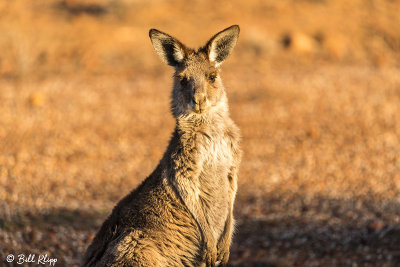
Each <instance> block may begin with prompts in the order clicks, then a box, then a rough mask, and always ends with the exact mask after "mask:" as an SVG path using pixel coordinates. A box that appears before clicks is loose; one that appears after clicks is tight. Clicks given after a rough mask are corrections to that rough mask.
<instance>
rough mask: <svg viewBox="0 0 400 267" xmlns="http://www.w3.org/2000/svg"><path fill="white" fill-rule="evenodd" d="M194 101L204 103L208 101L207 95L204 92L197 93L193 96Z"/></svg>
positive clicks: (197, 103)
mask: <svg viewBox="0 0 400 267" xmlns="http://www.w3.org/2000/svg"><path fill="white" fill-rule="evenodd" d="M192 101H193V103H194V104H196V105H202V104H203V103H204V102H206V96H205V95H204V94H196V95H194V96H193V98H192Z"/></svg>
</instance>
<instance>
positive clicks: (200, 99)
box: [192, 92, 207, 113]
mask: <svg viewBox="0 0 400 267" xmlns="http://www.w3.org/2000/svg"><path fill="white" fill-rule="evenodd" d="M192 105H193V109H194V110H195V111H196V112H198V113H201V112H202V111H204V110H205V109H206V107H207V97H206V95H205V93H197V92H196V93H195V94H194V95H193V97H192Z"/></svg>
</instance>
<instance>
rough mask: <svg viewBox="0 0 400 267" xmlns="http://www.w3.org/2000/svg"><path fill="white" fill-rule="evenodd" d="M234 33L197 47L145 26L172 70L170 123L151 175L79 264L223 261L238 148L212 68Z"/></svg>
mask: <svg viewBox="0 0 400 267" xmlns="http://www.w3.org/2000/svg"><path fill="white" fill-rule="evenodd" d="M238 34H239V28H238V26H232V27H230V28H227V29H226V30H224V31H222V32H220V33H218V34H217V35H215V36H213V37H212V38H211V40H210V41H209V42H208V43H207V45H206V46H205V47H203V48H201V49H199V50H197V51H195V50H192V49H188V48H186V47H185V46H184V45H183V44H182V43H180V42H179V41H178V40H176V39H175V38H173V37H171V36H169V35H167V34H165V33H162V32H160V31H157V30H151V31H150V38H151V40H152V43H153V46H154V48H155V50H156V52H157V54H158V55H159V56H160V57H161V59H162V61H164V62H166V63H167V64H169V65H171V66H173V67H174V68H175V74H174V87H173V91H172V101H171V108H172V113H173V115H174V117H175V118H176V127H175V130H174V132H173V134H172V138H171V140H170V142H169V145H168V148H167V150H166V152H165V153H164V156H163V158H162V159H161V161H160V163H159V164H158V166H157V167H156V169H155V170H154V172H153V173H152V174H151V175H150V176H149V177H148V178H147V179H146V180H145V181H144V182H143V183H142V184H141V185H140V186H139V187H138V188H136V189H135V190H134V191H132V192H131V193H130V194H129V195H127V196H126V197H125V198H123V199H122V200H121V201H120V202H119V203H118V204H117V205H116V207H115V208H114V209H113V211H112V214H111V215H110V216H109V217H108V218H107V220H106V221H105V222H104V223H103V225H102V227H101V229H100V230H99V232H98V233H97V235H96V237H95V239H94V240H93V243H92V244H91V245H90V246H89V248H88V250H87V252H86V254H85V257H84V259H83V263H82V265H83V266H225V265H226V264H227V262H228V260H229V249H230V244H231V238H232V232H233V228H234V220H233V204H234V200H235V195H236V190H237V172H238V167H239V163H240V157H241V151H240V148H239V139H240V136H239V130H238V128H237V127H236V125H235V124H234V123H233V121H232V120H231V118H230V117H229V112H228V104H227V98H226V94H225V90H224V87H223V85H222V81H221V78H220V75H219V69H218V67H217V65H218V66H219V65H220V64H221V63H222V61H223V60H224V59H225V58H226V57H227V55H229V53H230V52H231V50H232V49H233V46H234V45H235V43H236V40H237V36H238ZM214 42H217V43H214ZM232 42H234V43H232ZM212 47H214V48H215V49H216V50H210V48H212ZM210 54H212V59H218V61H215V60H210Z"/></svg>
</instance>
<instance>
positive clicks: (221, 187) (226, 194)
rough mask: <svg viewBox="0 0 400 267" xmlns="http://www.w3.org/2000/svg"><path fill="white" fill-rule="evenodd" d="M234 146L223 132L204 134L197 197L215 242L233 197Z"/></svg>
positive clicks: (229, 137)
mask: <svg viewBox="0 0 400 267" xmlns="http://www.w3.org/2000/svg"><path fill="white" fill-rule="evenodd" d="M235 145H236V140H234V139H233V138H232V137H231V136H229V135H228V134H226V132H225V130H223V131H220V132H219V131H217V132H215V131H214V132H211V133H207V136H204V138H203V142H201V148H200V150H201V155H202V160H203V165H202V170H201V174H200V198H201V199H202V201H201V203H202V204H203V210H204V211H205V214H206V217H207V220H208V221H209V223H210V224H211V225H213V228H212V230H213V234H214V237H215V238H216V239H218V238H219V236H220V235H221V233H222V232H223V229H224V225H225V220H226V218H227V215H228V212H229V203H230V201H232V198H233V197H234V194H235V192H232V190H231V186H230V181H229V179H228V175H229V171H230V169H231V167H232V165H233V164H234V155H233V153H234V151H233V147H234V146H235Z"/></svg>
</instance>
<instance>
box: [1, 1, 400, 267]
mask: <svg viewBox="0 0 400 267" xmlns="http://www.w3.org/2000/svg"><path fill="white" fill-rule="evenodd" d="M399 14H400V1H398V0H369V1H361V0H355V1H345V0H336V1H326V0H300V1H295V0H285V1H258V0H247V1H239V0H235V1H211V0H207V1H200V0H198V1H193V2H190V3H188V2H186V1H183V0H166V1H161V0H151V1H143V2H142V1H135V0H120V1H116V0H84V1H77V0H64V1H59V0H51V1H28V0H15V1H2V2H0V51H1V53H0V266H3V265H5V266H8V265H10V266H24V265H20V264H18V263H17V259H18V255H19V254H23V255H26V256H28V255H29V254H35V255H36V259H37V257H39V256H40V255H46V254H47V255H48V257H49V258H56V259H57V262H56V266H77V265H78V264H79V261H80V258H81V257H82V255H83V253H84V251H85V249H86V247H87V246H88V245H89V243H90V242H91V240H92V239H93V236H94V234H95V233H96V231H97V229H98V228H99V226H100V225H101V223H102V222H103V220H104V219H105V218H106V216H107V215H108V214H109V213H110V211H111V209H112V207H113V206H114V205H115V204H116V202H117V201H118V200H119V199H121V198H122V197H123V196H124V195H125V194H127V193H128V192H130V191H131V190H132V189H133V188H135V187H136V186H137V185H138V184H139V183H140V182H141V181H142V180H143V179H145V178H146V176H147V175H148V174H150V172H151V171H152V170H153V169H154V167H155V166H156V165H157V163H158V161H159V160H160V158H161V156H162V154H163V152H164V150H165V148H166V145H167V143H168V140H169V137H170V135H171V133H172V130H173V127H174V121H173V118H172V116H171V114H170V112H169V97H170V91H171V84H172V80H171V76H172V72H173V70H172V69H171V68H169V67H168V66H165V65H164V64H163V63H162V62H160V61H159V59H158V57H157V55H156V54H155V52H154V51H153V50H152V46H151V44H150V40H149V38H148V30H149V29H150V28H157V29H160V30H163V31H166V32H168V33H171V34H172V35H174V36H176V37H178V38H179V39H180V40H181V41H183V42H184V43H185V44H187V45H189V46H192V47H198V46H201V45H203V44H204V43H205V41H206V40H208V38H209V37H211V36H212V35H213V34H214V33H216V32H218V31H219V30H222V29H223V28H225V27H228V26H230V25H232V24H239V25H240V27H241V35H240V38H239V42H238V45H237V47H236V48H235V50H234V52H233V54H232V55H231V56H230V58H229V59H228V60H227V61H226V62H225V63H224V66H223V73H222V75H223V80H224V83H225V87H226V89H227V93H228V98H229V103H230V111H231V115H232V118H233V119H234V121H235V122H236V123H237V124H238V126H239V127H240V129H241V132H242V136H243V140H242V148H243V151H244V154H243V160H242V165H241V169H240V174H239V191H238V195H237V201H236V206H235V214H236V219H237V230H236V234H235V238H234V241H233V245H232V250H231V260H230V266H399V265H400V104H399V103H400V61H399V60H400V34H399V33H400V16H399ZM9 254H12V255H14V256H15V260H14V261H13V262H12V263H10V264H8V263H7V261H6V259H7V255H9ZM46 265H47V266H49V263H47V264H46ZM25 266H36V265H35V264H33V263H25Z"/></svg>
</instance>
